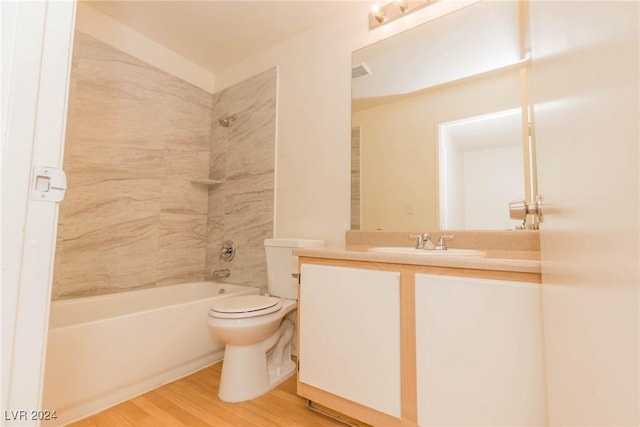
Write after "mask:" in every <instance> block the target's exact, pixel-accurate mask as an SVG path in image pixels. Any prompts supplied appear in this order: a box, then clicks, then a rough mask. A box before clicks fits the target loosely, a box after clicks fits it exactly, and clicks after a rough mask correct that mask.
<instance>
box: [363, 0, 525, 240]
mask: <svg viewBox="0 0 640 427" xmlns="http://www.w3.org/2000/svg"><path fill="white" fill-rule="evenodd" d="M527 12H528V10H527V3H526V2H523V1H507V2H493V1H481V2H478V3H473V4H471V5H469V6H467V7H465V8H463V9H460V10H457V11H455V12H453V13H450V14H448V15H445V16H442V17H440V18H438V19H435V20H433V21H430V22H428V23H425V24H423V25H421V26H418V27H415V28H413V29H410V30H408V31H406V32H403V33H400V34H397V35H395V36H393V37H390V38H387V39H384V40H382V41H379V42H377V43H375V44H373V45H370V46H367V47H365V48H363V49H360V50H357V51H355V52H354V53H353V56H352V65H353V76H354V77H353V79H352V104H351V105H352V116H351V117H352V200H351V201H352V218H351V219H352V224H351V228H352V229H362V230H376V229H382V230H422V229H424V230H429V229H458V230H459V229H476V230H482V229H513V228H514V227H515V226H517V225H518V223H517V222H516V221H514V220H511V219H510V218H509V211H508V204H509V201H511V200H517V199H526V200H531V195H532V194H535V167H533V165H534V163H535V162H534V159H532V157H531V156H532V152H533V150H532V146H531V145H532V141H531V138H530V136H529V134H530V131H529V124H528V123H529V114H528V107H527V81H526V75H527V66H528V60H527V57H528V52H527V48H526V45H527V31H526V29H527Z"/></svg>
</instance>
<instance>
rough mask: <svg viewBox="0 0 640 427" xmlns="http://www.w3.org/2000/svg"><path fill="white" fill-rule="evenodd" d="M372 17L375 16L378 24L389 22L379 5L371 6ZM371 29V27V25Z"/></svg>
mask: <svg viewBox="0 0 640 427" xmlns="http://www.w3.org/2000/svg"><path fill="white" fill-rule="evenodd" d="M371 15H373V17H374V18H375V19H376V21H378V24H382V23H383V22H384V21H386V20H387V18H386V17H385V16H384V13H382V11H381V10H380V6H378V5H377V4H374V5H373V6H371ZM369 27H371V24H369Z"/></svg>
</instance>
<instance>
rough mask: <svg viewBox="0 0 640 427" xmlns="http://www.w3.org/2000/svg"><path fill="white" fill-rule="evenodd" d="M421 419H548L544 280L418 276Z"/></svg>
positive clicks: (524, 422)
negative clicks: (542, 300)
mask: <svg viewBox="0 0 640 427" xmlns="http://www.w3.org/2000/svg"><path fill="white" fill-rule="evenodd" d="M416 352H417V355H416V359H417V360H416V362H417V373H418V375H417V376H418V378H417V379H418V424H419V425H421V426H431V425H457V426H459V425H492V426H494V425H509V426H514V425H518V426H524V425H544V424H545V415H544V414H545V407H544V405H545V403H544V402H545V395H544V372H543V362H542V334H541V318H540V287H539V285H533V284H525V283H519V282H508V281H498V280H484V279H470V278H461V277H449V276H434V275H426V274H417V275H416Z"/></svg>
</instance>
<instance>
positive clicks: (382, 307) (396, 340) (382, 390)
mask: <svg viewBox="0 0 640 427" xmlns="http://www.w3.org/2000/svg"><path fill="white" fill-rule="evenodd" d="M301 274H302V277H301V286H300V372H299V380H300V381H301V382H303V383H306V384H309V385H311V386H314V387H317V388H319V389H322V390H325V391H328V392H329V393H332V394H335V395H337V396H340V397H343V398H345V399H348V400H351V401H353V402H356V403H360V404H362V405H365V406H367V407H370V408H374V409H377V410H378V411H381V412H384V413H386V414H389V415H392V416H394V417H400V412H401V408H400V295H399V290H400V274H399V273H397V272H387V271H372V270H361V269H354V268H345V267H331V266H322V265H312V264H303V265H302V267H301Z"/></svg>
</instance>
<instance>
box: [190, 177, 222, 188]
mask: <svg viewBox="0 0 640 427" xmlns="http://www.w3.org/2000/svg"><path fill="white" fill-rule="evenodd" d="M191 182H192V183H193V184H200V185H207V186H209V187H213V186H214V185H218V184H222V181H220V180H217V179H192V180H191Z"/></svg>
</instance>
